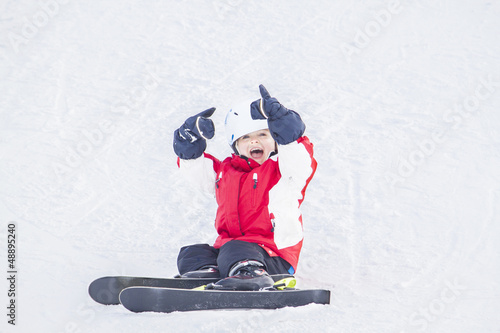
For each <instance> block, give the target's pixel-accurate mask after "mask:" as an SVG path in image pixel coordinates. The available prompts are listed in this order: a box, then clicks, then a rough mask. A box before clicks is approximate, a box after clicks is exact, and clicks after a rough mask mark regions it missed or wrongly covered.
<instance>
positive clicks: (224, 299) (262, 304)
mask: <svg viewBox="0 0 500 333" xmlns="http://www.w3.org/2000/svg"><path fill="white" fill-rule="evenodd" d="M120 302H121V303H122V305H123V306H124V307H125V308H127V309H128V310H130V311H132V312H145V311H150V312H166V313H168V312H174V311H198V310H214V309H278V308H283V307H288V306H292V307H296V306H302V305H307V304H311V303H317V304H330V291H329V290H323V289H305V290H298V289H291V290H289V289H285V290H265V291H217V290H186V289H173V288H155V287H130V288H126V289H124V290H123V291H122V292H121V293H120Z"/></svg>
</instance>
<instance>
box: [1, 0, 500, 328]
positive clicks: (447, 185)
mask: <svg viewBox="0 0 500 333" xmlns="http://www.w3.org/2000/svg"><path fill="white" fill-rule="evenodd" d="M499 17H500V3H499V1H497V0H489V1H488V0H461V1H457V0H455V1H453V0H415V1H403V0H401V1H393V0H385V1H382V0H380V1H378V0H364V1H363V0H357V1H350V0H341V1H328V0H322V1H309V2H306V1H285V0H279V1H272V2H271V1H243V0H222V1H217V2H216V1H213V2H208V1H183V0H178V1H161V0H148V1H131V0H126V1H123V0H120V1H119V0H114V1H102V2H101V1H76V0H73V1H69V0H64V1H63V0H59V1H57V0H40V1H13V0H2V1H0V112H1V113H0V177H1V178H0V184H1V185H0V239H1V243H0V244H1V245H0V262H1V263H2V264H1V266H2V267H3V270H4V274H5V276H7V275H8V273H7V271H8V270H9V269H8V267H7V244H6V240H7V229H8V225H9V224H10V223H12V222H14V223H15V224H16V236H17V238H16V240H17V252H16V255H17V262H16V269H17V270H18V275H17V282H18V283H17V286H16V292H17V295H16V306H17V307H16V326H15V327H12V326H11V325H9V324H8V323H7V320H8V319H9V318H8V317H7V316H6V315H7V312H8V310H7V309H6V307H7V305H8V304H9V301H10V298H9V297H8V295H7V293H8V289H9V285H8V281H7V280H6V279H5V278H4V279H2V280H3V281H4V282H2V283H0V295H1V296H0V305H1V308H3V309H4V310H3V314H2V315H1V316H0V318H3V319H1V323H0V331H2V332H35V331H36V332H134V333H135V332H167V331H176V332H193V331H198V332H248V331H256V330H263V329H265V330H270V331H274V332H301V331H309V332H311V331H312V332H324V331H327V332H368V331H369V332H421V331H428V332H500V319H499V317H498V309H500V258H499V253H500V246H499V244H500V224H499V221H500V208H499V207H500V173H499V171H498V170H500V113H499V108H500V39H499V37H498V36H499V34H500V24H499V21H498V19H499ZM260 83H263V84H265V85H266V87H267V88H268V89H269V91H270V92H271V94H272V95H274V96H276V97H277V98H278V99H279V100H280V101H281V102H282V103H283V104H284V105H286V106H288V107H290V108H292V109H294V110H297V111H298V112H299V113H300V114H301V115H302V117H303V119H304V121H305V122H306V124H307V133H306V134H307V135H308V136H309V137H310V139H311V141H313V142H314V143H315V153H316V158H317V160H318V163H319V168H318V171H317V173H316V177H315V178H314V180H313V181H312V183H311V185H310V187H309V190H308V193H307V196H306V201H305V203H304V205H303V214H304V228H305V241H304V247H303V252H302V257H301V262H300V264H299V271H298V273H297V278H298V279H299V284H300V286H301V287H302V288H305V287H320V288H328V289H331V290H332V304H331V305H329V306H319V305H311V306H307V307H303V308H290V309H281V310H276V311H210V312H200V313H173V314H168V315H161V314H160V315H159V314H151V313H149V314H133V313H129V312H127V311H125V310H124V309H123V308H121V307H119V306H112V307H104V306H101V305H99V304H96V303H94V302H92V300H91V299H90V298H89V297H88V295H87V286H88V284H89V283H90V282H91V281H92V280H93V279H94V278H97V277H100V276H103V275H116V274H125V275H145V276H172V275H174V274H175V273H176V266H175V259H176V256H177V251H178V249H179V248H180V247H181V246H182V245H186V244H191V243H198V242H209V243H211V242H213V240H214V238H215V234H214V230H213V218H214V213H215V206H214V202H213V198H209V197H205V196H203V195H201V194H198V193H196V192H194V191H192V190H191V189H189V188H186V187H185V186H183V180H182V179H179V178H178V173H177V168H176V163H175V156H174V153H173V150H172V147H171V145H172V132H173V130H174V129H175V128H176V127H178V126H179V125H180V124H181V123H182V122H183V121H184V119H185V118H186V117H187V116H190V115H192V114H194V113H197V112H199V111H202V110H204V109H206V108H208V107H211V106H216V107H217V108H218V111H217V112H216V113H215V115H214V120H215V122H216V126H217V128H218V131H219V132H218V135H217V136H216V137H215V138H214V140H212V141H211V142H210V145H209V148H208V150H209V151H210V152H211V153H213V154H215V155H217V156H219V157H224V156H225V155H227V154H229V148H228V147H227V145H226V144H225V141H224V136H223V135H222V134H223V126H222V124H223V118H224V115H225V113H226V112H227V110H228V108H229V107H230V106H231V105H232V103H234V102H237V101H239V100H240V99H243V98H245V99H246V98H248V97H252V98H255V99H257V98H259V94H258V85H259V84H260ZM495 170H496V171H495Z"/></svg>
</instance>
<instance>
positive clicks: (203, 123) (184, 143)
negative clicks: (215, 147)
mask: <svg viewBox="0 0 500 333" xmlns="http://www.w3.org/2000/svg"><path fill="white" fill-rule="evenodd" d="M214 112H215V108H210V109H206V110H205V111H202V112H200V113H198V114H196V115H194V116H192V117H189V118H188V119H186V121H185V122H184V124H182V126H181V127H179V128H178V129H177V130H175V132H174V152H175V153H176V154H177V156H179V157H180V158H182V159H186V160H189V159H195V158H198V157H200V156H201V155H202V154H203V152H204V151H205V149H206V148H207V140H209V139H212V138H213V137H214V135H215V126H214V122H213V121H212V119H210V117H211V116H212V114H213V113H214Z"/></svg>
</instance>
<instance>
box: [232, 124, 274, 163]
mask: <svg viewBox="0 0 500 333" xmlns="http://www.w3.org/2000/svg"><path fill="white" fill-rule="evenodd" d="M236 146H237V148H238V151H239V153H240V155H244V156H246V157H248V158H251V159H253V160H254V161H255V162H257V163H259V164H262V163H264V162H265V161H266V160H267V158H268V157H269V154H271V152H273V151H274V148H275V142H274V139H273V137H272V136H271V133H270V132H269V130H268V129H263V130H260V131H255V132H252V133H248V134H246V135H243V136H242V137H241V138H239V139H238V140H237V141H236Z"/></svg>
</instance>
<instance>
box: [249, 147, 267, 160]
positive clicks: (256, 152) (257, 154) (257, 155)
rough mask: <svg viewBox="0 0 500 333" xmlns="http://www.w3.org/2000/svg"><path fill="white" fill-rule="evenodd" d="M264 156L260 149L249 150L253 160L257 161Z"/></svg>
mask: <svg viewBox="0 0 500 333" xmlns="http://www.w3.org/2000/svg"><path fill="white" fill-rule="evenodd" d="M262 156H264V150H263V149H262V148H252V149H251V150H250V157H252V158H253V159H254V160H258V159H260V158H262Z"/></svg>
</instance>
